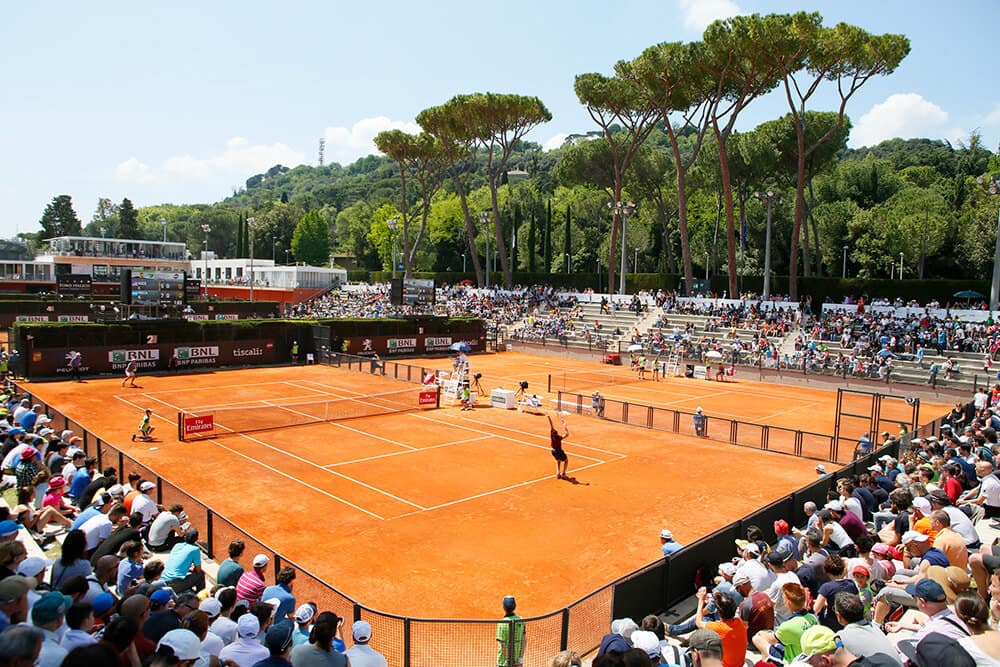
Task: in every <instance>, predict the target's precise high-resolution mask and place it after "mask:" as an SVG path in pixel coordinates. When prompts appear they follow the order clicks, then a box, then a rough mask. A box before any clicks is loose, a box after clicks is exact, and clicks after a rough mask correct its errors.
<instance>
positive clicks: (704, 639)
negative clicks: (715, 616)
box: [688, 628, 722, 655]
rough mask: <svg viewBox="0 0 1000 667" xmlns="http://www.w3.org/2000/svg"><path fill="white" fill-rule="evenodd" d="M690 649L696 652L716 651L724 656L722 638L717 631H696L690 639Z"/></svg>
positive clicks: (704, 629)
mask: <svg viewBox="0 0 1000 667" xmlns="http://www.w3.org/2000/svg"><path fill="white" fill-rule="evenodd" d="M688 648H690V649H694V650H695V651H715V652H716V653H718V654H719V655H722V637H720V636H719V633H718V632H716V631H715V630H708V629H707V628H703V629H701V630H695V631H694V632H692V633H691V636H690V637H688Z"/></svg>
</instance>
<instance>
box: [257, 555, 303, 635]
mask: <svg viewBox="0 0 1000 667" xmlns="http://www.w3.org/2000/svg"><path fill="white" fill-rule="evenodd" d="M293 581H295V570H294V569H292V568H290V567H283V568H281V570H279V571H278V576H277V577H275V584H274V586H268V587H267V588H265V589H264V594H263V595H261V599H262V600H265V601H267V600H272V599H274V600H277V601H278V608H277V609H276V610H275V612H274V621H275V622H276V623H277V622H278V621H281V620H283V619H286V618H289V619H291V618H294V614H295V596H294V595H293V594H292V582H293Z"/></svg>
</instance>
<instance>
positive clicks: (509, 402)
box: [490, 388, 517, 410]
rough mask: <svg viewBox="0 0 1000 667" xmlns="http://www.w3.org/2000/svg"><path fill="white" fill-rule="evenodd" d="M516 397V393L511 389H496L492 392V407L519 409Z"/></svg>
mask: <svg viewBox="0 0 1000 667" xmlns="http://www.w3.org/2000/svg"><path fill="white" fill-rule="evenodd" d="M515 395H516V392H513V391H511V390H510V389H500V388H497V389H494V390H493V391H492V392H490V405H491V406H492V407H494V408H502V409H504V410H513V409H514V408H516V407H517V401H516V400H515V398H514V397H515Z"/></svg>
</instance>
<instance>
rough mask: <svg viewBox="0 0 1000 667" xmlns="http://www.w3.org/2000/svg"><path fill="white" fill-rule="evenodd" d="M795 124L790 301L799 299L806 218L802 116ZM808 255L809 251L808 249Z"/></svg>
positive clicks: (789, 260) (789, 269)
mask: <svg viewBox="0 0 1000 667" xmlns="http://www.w3.org/2000/svg"><path fill="white" fill-rule="evenodd" d="M792 120H793V121H794V122H795V143H796V146H797V148H798V159H797V174H796V178H795V222H794V224H793V225H792V251H791V255H790V257H789V258H788V299H789V301H798V299H799V236H800V235H801V234H802V219H803V218H804V217H805V216H804V212H805V200H806V195H805V179H806V135H805V132H806V130H805V128H804V127H803V126H802V123H803V122H804V120H802V118H801V117H800V116H796V117H793V119H792ZM807 254H808V249H807Z"/></svg>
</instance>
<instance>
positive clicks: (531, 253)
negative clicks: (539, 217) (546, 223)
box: [528, 206, 537, 273]
mask: <svg viewBox="0 0 1000 667" xmlns="http://www.w3.org/2000/svg"><path fill="white" fill-rule="evenodd" d="M536 226H537V223H536V222H535V207H534V206H532V207H531V226H529V227H528V273H534V272H535V243H536V239H535V236H536V233H535V227H536Z"/></svg>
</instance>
